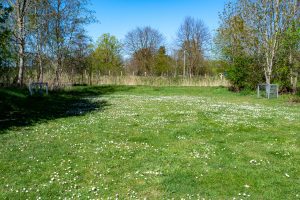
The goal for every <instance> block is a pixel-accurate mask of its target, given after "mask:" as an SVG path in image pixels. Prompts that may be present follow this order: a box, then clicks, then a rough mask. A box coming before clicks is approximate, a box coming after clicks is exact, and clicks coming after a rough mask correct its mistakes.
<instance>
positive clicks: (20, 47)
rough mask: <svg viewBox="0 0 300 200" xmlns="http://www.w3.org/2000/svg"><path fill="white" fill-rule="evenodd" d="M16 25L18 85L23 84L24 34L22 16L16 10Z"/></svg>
mask: <svg viewBox="0 0 300 200" xmlns="http://www.w3.org/2000/svg"><path fill="white" fill-rule="evenodd" d="M17 18H18V19H17V26H18V36H17V37H18V38H17V39H18V40H19V41H18V57H19V62H18V64H19V73H18V81H17V83H18V85H20V86H23V84H24V71H25V65H24V50H25V34H24V31H25V30H24V17H22V16H21V15H20V13H19V12H17Z"/></svg>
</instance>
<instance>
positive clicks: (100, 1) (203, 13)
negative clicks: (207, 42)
mask: <svg viewBox="0 0 300 200" xmlns="http://www.w3.org/2000/svg"><path fill="white" fill-rule="evenodd" d="M228 1H229V0H91V3H92V5H91V6H90V8H91V9H92V10H94V11H95V16H96V18H97V20H98V21H99V23H96V24H91V25H89V26H88V27H87V31H88V34H89V35H90V36H91V37H92V38H93V39H94V41H95V40H96V39H97V38H98V37H99V36H100V35H102V34H103V33H110V34H112V35H115V36H116V37H117V38H118V39H121V40H122V39H124V37H125V35H126V33H127V32H129V31H131V30H132V29H134V28H136V27H138V26H151V27H153V28H155V29H158V30H159V31H160V32H161V33H162V34H163V35H164V36H165V38H166V41H167V43H169V44H170V43H172V41H173V40H174V39H175V38H176V32H177V30H178V28H179V26H180V24H181V23H182V22H183V20H184V18H185V17H186V16H192V17H194V18H198V19H202V20H203V21H204V23H205V24H206V25H207V27H208V28H209V30H210V31H211V32H212V33H213V31H214V30H215V29H216V28H217V27H218V21H219V19H218V12H221V11H222V10H223V7H224V4H225V3H226V2H228Z"/></svg>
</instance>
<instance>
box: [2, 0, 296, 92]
mask: <svg viewBox="0 0 300 200" xmlns="http://www.w3.org/2000/svg"><path fill="white" fill-rule="evenodd" d="M2 2H3V3H0V47H1V48H0V72H1V74H0V83H1V82H3V83H4V82H5V83H14V84H18V85H20V86H22V85H24V84H25V83H26V84H27V83H28V82H29V81H40V82H42V81H51V82H52V83H53V84H54V85H56V86H59V85H60V84H61V83H62V82H71V83H76V82H77V81H78V78H79V79H80V80H81V82H84V80H86V77H88V83H90V84H92V83H93V80H92V79H93V77H95V76H98V77H101V76H103V75H110V76H114V75H118V76H120V75H136V76H172V77H177V76H182V77H187V78H191V77H197V76H207V75H208V76H219V75H220V76H225V77H226V78H227V79H228V80H229V81H230V82H231V84H232V86H233V88H234V89H235V90H241V89H244V88H251V89H253V88H255V87H256V86H257V84H259V83H263V82H265V83H267V84H270V83H278V84H280V86H281V88H282V89H283V90H286V91H292V92H293V93H296V90H297V84H298V82H299V81H298V77H299V74H300V73H299V71H300V28H299V22H300V19H299V6H300V3H299V1H297V0H286V1H282V0H255V1H252V0H237V1H235V2H234V3H228V4H226V5H225V7H224V10H223V12H221V13H220V26H219V28H218V29H217V31H216V34H215V35H214V36H213V37H212V35H211V34H210V32H209V31H208V28H207V26H206V25H205V24H204V22H203V21H202V20H200V19H195V18H193V17H186V18H185V19H184V20H183V22H182V24H181V25H180V27H178V31H177V34H176V36H177V37H176V41H174V45H172V47H169V46H168V45H167V44H166V40H165V38H164V36H163V34H162V33H160V32H159V30H156V29H154V28H152V27H150V26H144V27H136V28H135V29H133V30H131V31H129V32H128V33H127V34H126V36H125V39H124V40H123V41H120V40H119V39H118V38H116V37H115V36H113V35H111V34H109V33H106V34H103V35H101V36H100V37H99V39H98V40H97V41H96V43H93V42H92V40H91V39H90V38H89V37H88V36H87V35H86V31H85V26H86V25H87V24H89V23H93V22H95V19H94V17H93V13H92V11H90V10H89V9H88V8H87V5H88V3H89V1H88V0H51V1H49V0H3V1H2ZM124 55H125V56H124ZM46 75H47V77H45V76H46ZM75 79H76V80H75Z"/></svg>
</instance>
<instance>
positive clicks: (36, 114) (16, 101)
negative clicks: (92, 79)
mask: <svg viewBox="0 0 300 200" xmlns="http://www.w3.org/2000/svg"><path fill="white" fill-rule="evenodd" d="M130 89H131V88H128V87H122V86H95V87H87V86H85V87H74V88H72V89H70V90H61V91H55V92H50V94H49V95H48V96H44V97H39V96H34V97H31V96H29V94H28V91H27V90H26V89H0V134H1V133H2V134H3V133H5V132H4V131H5V130H7V129H9V128H11V127H22V126H30V125H34V124H36V123H39V122H45V121H48V120H53V119H57V118H65V117H70V116H77V115H84V114H86V113H89V112H91V111H94V110H98V111H101V110H103V109H104V108H105V107H106V106H108V105H109V104H108V102H106V101H104V100H97V101H91V99H89V98H90V97H101V96H102V95H106V94H111V93H114V92H116V91H124V90H130Z"/></svg>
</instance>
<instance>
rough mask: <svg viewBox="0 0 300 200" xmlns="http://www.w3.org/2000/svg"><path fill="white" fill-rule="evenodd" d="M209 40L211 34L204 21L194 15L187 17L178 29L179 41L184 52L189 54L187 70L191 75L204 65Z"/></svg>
mask: <svg viewBox="0 0 300 200" xmlns="http://www.w3.org/2000/svg"><path fill="white" fill-rule="evenodd" d="M209 40H210V34H209V32H208V29H207V27H206V26H205V24H204V23H203V21H201V20H196V19H194V18H192V17H186V18H185V20H184V22H183V24H182V25H181V26H180V28H179V30H178V33H177V42H178V46H179V47H180V49H181V52H182V54H186V55H187V66H188V67H187V71H188V74H189V76H190V77H191V76H192V75H195V74H197V73H198V72H199V68H200V67H203V66H204V65H203V63H204V55H205V50H206V47H207V45H208V44H209ZM184 56H185V55H184Z"/></svg>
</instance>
